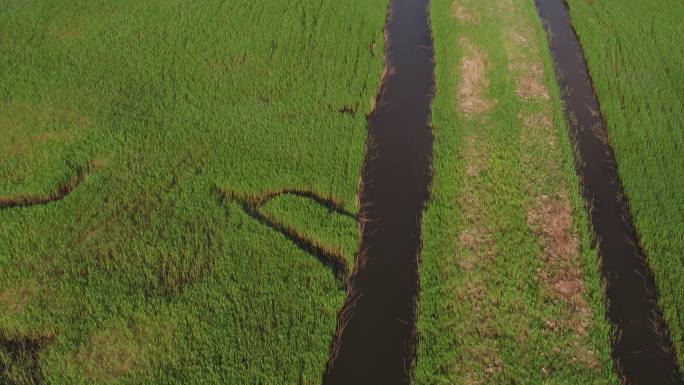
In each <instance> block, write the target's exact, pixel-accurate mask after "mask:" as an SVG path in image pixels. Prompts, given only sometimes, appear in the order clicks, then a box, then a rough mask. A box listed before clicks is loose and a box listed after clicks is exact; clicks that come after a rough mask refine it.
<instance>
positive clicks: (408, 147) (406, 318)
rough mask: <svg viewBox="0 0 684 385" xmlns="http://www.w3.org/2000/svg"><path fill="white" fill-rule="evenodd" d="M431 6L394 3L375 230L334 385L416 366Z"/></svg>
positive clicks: (375, 159) (371, 380) (346, 315)
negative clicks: (416, 325)
mask: <svg viewBox="0 0 684 385" xmlns="http://www.w3.org/2000/svg"><path fill="white" fill-rule="evenodd" d="M428 6H429V0H392V2H391V5H390V15H389V17H388V21H387V26H386V32H387V39H388V41H387V47H386V52H385V54H386V58H385V63H386V66H387V67H388V68H389V75H388V76H386V77H385V78H384V81H383V84H382V87H381V92H380V95H379V97H378V100H377V102H378V103H377V106H376V110H375V111H374V113H373V114H372V115H371V116H370V118H369V139H368V146H367V153H366V165H365V168H364V172H363V181H362V184H363V187H362V194H361V201H362V206H363V208H364V216H365V217H366V220H367V221H366V223H365V226H364V227H363V234H362V240H361V247H360V250H361V252H360V255H359V256H358V258H357V263H356V268H355V276H354V277H353V278H352V282H351V288H350V294H349V297H348V298H347V302H346V304H345V308H344V310H343V312H342V313H341V314H342V315H341V317H340V320H339V325H338V331H337V334H338V336H337V341H336V342H335V346H334V348H333V352H332V355H331V358H330V361H329V362H328V368H327V371H326V374H325V376H324V379H323V383H324V384H325V385H336V384H340V385H350V384H354V385H364V384H369V385H370V384H372V385H383V384H387V385H401V384H408V383H409V382H410V374H411V368H412V365H413V361H414V359H415V306H416V298H417V294H418V258H419V252H420V221H421V216H422V212H423V208H424V205H425V201H426V200H427V198H428V187H429V183H430V177H431V176H430V163H431V159H432V131H431V129H430V127H429V118H430V104H431V100H432V95H433V90H434V79H433V50H432V37H431V31H430V25H429V20H428V17H429V16H428V14H429V10H428Z"/></svg>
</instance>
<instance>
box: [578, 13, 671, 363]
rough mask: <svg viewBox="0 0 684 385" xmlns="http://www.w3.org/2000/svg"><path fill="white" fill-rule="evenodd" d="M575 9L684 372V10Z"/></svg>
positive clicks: (591, 69) (581, 38) (630, 198)
mask: <svg viewBox="0 0 684 385" xmlns="http://www.w3.org/2000/svg"><path fill="white" fill-rule="evenodd" d="M569 5H570V11H571V16H572V24H573V25H574V27H575V28H576V30H577V32H578V34H579V38H580V41H581V43H582V47H583V48H584V51H585V55H586V57H587V61H588V64H589V70H590V73H591V76H592V78H593V81H594V87H595V89H596V93H597V94H598V98H599V101H600V103H601V111H602V113H603V115H604V117H605V120H606V123H607V126H608V140H609V142H610V144H611V145H612V147H613V149H614V151H615V155H616V158H617V163H618V171H619V172H620V177H621V178H622V182H623V184H624V189H625V193H626V195H627V200H628V201H629V205H630V209H631V211H632V214H633V216H634V221H635V223H636V227H637V231H638V232H639V235H640V238H641V243H642V245H643V247H644V250H645V252H646V255H647V259H648V261H649V263H650V265H651V267H652V269H653V271H654V273H655V277H656V283H657V286H658V288H659V290H660V303H661V305H662V307H663V312H664V315H665V318H666V320H667V322H668V324H669V327H670V330H671V333H672V338H673V340H674V344H675V347H676V349H677V352H678V356H679V363H680V365H682V366H684V295H683V294H684V156H682V154H684V108H683V107H682V106H683V104H682V100H683V99H684V69H683V67H682V63H684V50H683V49H682V48H681V44H682V41H681V40H682V37H684V24H683V23H682V19H683V18H684V3H682V2H681V1H678V0H665V1H659V2H657V3H647V2H643V1H636V0H627V1H618V0H600V1H592V2H587V1H580V0H569Z"/></svg>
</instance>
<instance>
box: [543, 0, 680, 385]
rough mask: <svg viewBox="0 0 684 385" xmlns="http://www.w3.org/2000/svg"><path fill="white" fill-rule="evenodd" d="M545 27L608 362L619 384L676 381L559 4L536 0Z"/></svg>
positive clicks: (575, 43)
mask: <svg viewBox="0 0 684 385" xmlns="http://www.w3.org/2000/svg"><path fill="white" fill-rule="evenodd" d="M536 3H537V9H538V10H539V15H540V16H541V18H542V20H543V22H544V24H545V27H546V29H547V36H548V38H549V46H550V48H551V51H552V54H553V57H554V60H555V62H556V68H557V71H556V72H557V73H556V75H557V78H558V82H559V84H560V88H561V90H563V100H564V101H565V103H566V110H567V111H566V113H567V116H568V122H569V123H568V124H569V127H570V135H571V138H572V140H573V142H574V143H575V144H576V146H577V149H578V153H579V156H580V158H581V159H580V160H579V161H578V162H577V172H578V173H579V175H580V177H581V179H582V181H583V194H584V198H585V199H586V201H587V203H588V204H589V205H590V207H591V221H592V225H593V228H594V230H595V232H596V234H597V238H598V250H599V253H600V256H601V265H602V274H603V277H604V279H605V281H606V285H607V287H606V296H607V298H608V318H609V320H610V322H611V323H612V325H613V326H614V328H615V331H616V333H615V336H614V339H613V360H614V361H615V364H616V368H617V370H618V372H619V373H620V374H621V375H622V376H623V377H624V379H625V381H626V383H628V384H635V385H654V384H659V385H668V384H682V383H683V382H682V376H681V372H680V370H679V368H678V365H677V360H676V356H675V353H674V349H673V346H672V342H671V340H670V336H669V333H668V329H667V325H666V323H665V321H664V319H663V316H662V312H661V311H660V309H659V307H658V303H657V301H658V291H657V288H656V285H655V280H654V278H653V273H652V271H651V270H650V268H649V266H648V263H647V262H646V259H645V257H644V252H643V250H642V249H641V247H640V244H639V240H638V236H637V234H636V231H635V227H634V223H633V222H632V217H631V214H630V212H629V208H628V206H627V204H626V203H625V202H624V201H622V200H621V199H620V197H623V196H624V194H623V190H622V184H621V182H620V177H619V174H618V171H617V163H616V161H615V156H614V154H613V151H612V149H611V147H610V144H608V143H607V142H606V141H605V140H604V139H602V138H605V137H606V127H605V123H604V121H603V118H602V117H601V114H600V109H599V103H598V100H597V98H596V95H595V93H594V89H593V86H592V83H591V77H590V76H589V72H588V69H587V64H586V60H585V58H584V54H583V51H582V47H581V45H580V43H579V40H578V38H577V35H576V34H575V31H574V29H573V28H572V25H571V23H570V16H569V11H568V7H567V4H566V3H565V2H564V0H536Z"/></svg>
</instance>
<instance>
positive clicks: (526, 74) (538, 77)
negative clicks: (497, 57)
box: [502, 0, 551, 100]
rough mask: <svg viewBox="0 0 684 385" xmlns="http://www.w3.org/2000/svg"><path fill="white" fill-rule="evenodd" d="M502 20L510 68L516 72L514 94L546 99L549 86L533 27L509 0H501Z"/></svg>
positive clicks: (526, 97)
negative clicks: (505, 27) (545, 81)
mask: <svg viewBox="0 0 684 385" xmlns="http://www.w3.org/2000/svg"><path fill="white" fill-rule="evenodd" d="M502 8H503V12H504V20H503V23H504V24H505V25H506V26H507V28H508V29H507V31H506V32H507V33H506V34H505V38H506V51H507V53H508V58H509V69H510V71H511V72H512V73H513V74H514V76H515V82H516V94H517V95H518V96H519V97H521V98H523V99H539V100H549V98H550V97H551V96H550V94H549V89H548V87H547V86H546V84H545V83H544V63H543V62H542V59H541V50H540V47H539V41H538V38H537V35H536V34H535V32H534V28H533V26H532V25H530V23H529V20H528V19H527V18H525V17H522V16H519V17H516V15H518V14H519V11H520V10H519V9H517V8H516V5H515V4H513V2H512V1H511V0H505V1H503V2H502Z"/></svg>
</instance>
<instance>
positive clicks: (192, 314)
mask: <svg viewBox="0 0 684 385" xmlns="http://www.w3.org/2000/svg"><path fill="white" fill-rule="evenodd" d="M0 9H1V10H2V11H1V12H0V68H2V71H0V133H1V134H2V135H0V197H6V196H11V195H21V194H25V193H43V194H45V193H49V192H50V191H53V190H54V189H55V188H56V187H58V186H59V185H60V184H61V183H63V182H65V181H67V180H69V178H70V177H71V176H72V175H73V173H74V172H75V171H76V170H78V169H79V168H81V167H84V166H85V165H91V164H92V165H93V166H92V167H90V169H91V172H90V173H89V175H88V176H87V178H86V180H85V182H84V183H83V184H82V185H81V186H79V187H78V188H77V189H76V190H75V191H73V192H72V193H71V194H70V195H68V196H67V198H66V199H64V200H63V201H59V202H54V203H50V204H48V205H43V206H34V207H29V208H12V209H3V210H0V336H4V339H5V340H8V341H14V342H17V341H47V343H45V344H44V345H41V346H40V349H38V354H37V355H35V356H34V355H32V354H30V352H29V350H30V349H29V348H28V347H26V346H24V345H21V344H19V345H16V344H15V345H16V346H20V348H19V349H18V350H19V352H16V351H14V350H17V349H14V348H12V346H10V345H11V344H10V343H5V344H3V346H0V367H2V368H5V370H3V372H2V373H0V382H2V383H8V384H28V383H31V382H32V381H33V380H34V379H36V377H35V376H39V377H42V379H43V380H44V381H45V383H51V384H100V383H108V384H109V383H115V384H142V383H160V384H178V383H183V384H199V383H219V382H220V383H235V384H250V383H253V384H256V383H262V384H263V383H268V384H281V383H282V384H292V383H301V384H310V383H318V382H319V381H320V379H321V373H322V371H323V369H324V367H325V363H326V361H327V359H328V355H329V352H330V346H331V341H332V335H333V333H334V330H335V324H336V315H337V312H338V310H339V308H340V307H341V305H342V303H343V301H344V297H345V295H344V293H343V291H341V290H340V285H339V282H337V281H336V279H335V276H334V274H333V273H332V272H331V271H330V270H329V269H327V268H325V267H324V266H323V265H322V264H321V263H320V262H319V261H318V260H316V259H315V258H314V257H313V256H311V255H308V254H306V253H304V252H302V251H301V250H300V249H299V248H297V246H296V245H294V244H292V243H291V242H289V241H288V240H287V239H286V238H285V237H284V236H283V235H281V234H279V233H277V232H275V231H272V230H271V229H270V228H269V227H267V226H264V225H263V224H260V223H258V222H256V221H255V220H254V219H252V218H251V217H250V216H249V215H247V214H246V213H245V212H244V211H243V210H242V208H241V207H240V206H239V205H238V204H237V203H227V204H226V205H223V204H221V201H220V199H219V197H218V196H217V195H218V194H217V193H216V191H217V190H218V189H222V190H227V191H235V192H238V193H244V194H254V195H258V194H261V193H264V192H267V191H272V190H280V189H283V188H291V189H299V190H307V191H312V192H315V193H318V194H320V195H322V196H330V197H334V198H335V199H336V200H339V201H341V202H344V205H345V207H346V208H347V209H348V210H349V211H352V212H356V211H357V208H356V206H355V205H356V204H355V196H356V193H357V188H358V181H359V173H360V168H361V163H362V160H363V157H364V153H365V148H364V144H365V138H366V117H365V115H366V114H368V113H369V112H370V109H371V108H372V101H373V99H374V96H375V93H376V90H377V88H378V81H379V78H380V75H381V72H382V68H383V60H382V52H383V35H382V30H383V26H384V22H385V16H386V10H387V2H386V1H384V0H373V1H366V2H362V3H358V2H351V1H346V0H343V1H322V0H304V1H292V0H286V1H270V2H263V1H246V0H231V1H219V0H209V1H203V2H192V1H184V0H170V1H166V0H165V1H161V0H145V1H126V0H100V1H86V0H47V1H41V2H26V1H16V0H0ZM342 109H347V110H349V109H351V110H353V111H354V113H353V114H349V113H340V112H339V110H342ZM300 206H301V205H299V204H293V203H288V202H285V201H283V202H273V205H272V207H269V210H270V211H269V212H271V213H273V215H278V216H282V217H283V218H280V219H281V220H282V221H284V222H287V223H294V224H302V226H303V229H304V230H306V229H307V228H308V227H310V225H313V224H316V223H320V222H323V221H325V220H326V219H325V218H318V217H312V216H316V215H319V214H321V212H320V210H317V209H316V208H307V206H305V209H306V210H304V211H301V212H300V211H298V210H300V209H302V208H301V207H300ZM321 215H328V214H327V213H323V214H321ZM330 227H331V228H330V232H328V233H325V234H323V233H322V234H320V235H319V234H312V236H314V237H320V238H321V239H322V240H323V241H327V240H330V241H331V242H332V243H334V244H333V245H332V246H335V247H341V248H342V249H344V250H345V251H348V249H349V247H350V245H351V244H352V243H353V242H355V241H354V240H353V239H352V235H353V234H356V231H357V230H356V223H355V222H353V221H346V220H341V221H335V222H333V223H332V224H330ZM350 227H351V228H350ZM328 234H339V236H338V235H332V236H331V238H330V239H328ZM338 242H339V243H338Z"/></svg>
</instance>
